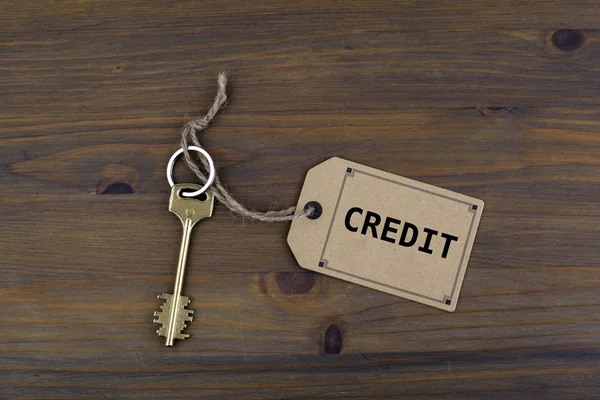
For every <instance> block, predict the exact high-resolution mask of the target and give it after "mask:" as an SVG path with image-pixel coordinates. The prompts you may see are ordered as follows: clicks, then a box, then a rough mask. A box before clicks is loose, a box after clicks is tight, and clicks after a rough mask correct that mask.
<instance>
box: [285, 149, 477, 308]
mask: <svg viewBox="0 0 600 400" xmlns="http://www.w3.org/2000/svg"><path fill="white" fill-rule="evenodd" d="M310 201H314V202H317V203H318V204H319V205H320V208H321V209H322V212H321V215H320V216H319V217H318V218H316V219H309V218H299V219H296V220H294V221H293V222H292V226H291V228H290V233H289V235H288V244H289V246H290V248H291V249H292V252H293V253H294V256H295V257H296V260H297V261H298V264H300V266H302V267H303V268H306V269H309V270H312V271H317V272H320V273H323V274H325V275H330V276H333V277H336V278H340V279H344V280H346V281H350V282H354V283H358V284H360V285H364V286H368V287H370V288H373V289H377V290H381V291H383V292H387V293H391V294H393V295H396V296H400V297H404V298H406V299H409V300H413V301H417V302H419V303H423V304H427V305H429V306H433V307H437V308H441V309H442V310H446V311H454V309H455V308H456V303H457V300H458V294H459V292H460V288H461V285H462V281H463V278H464V276H465V270H466V268H467V263H468V261H469V256H470V254H471V249H472V247H473V241H474V240H475V233H476V232H477V227H478V226H479V220H480V218H481V212H482V211H483V201H481V200H478V199H474V198H472V197H468V196H464V195H462V194H459V193H455V192H451V191H449V190H446V189H441V188H438V187H435V186H431V185H427V184H425V183H421V182H417V181H414V180H412V179H407V178H403V177H401V176H397V175H393V174H390V173H387V172H383V171H379V170H376V169H374V168H370V167H366V166H364V165H361V164H357V163H354V162H351V161H346V160H343V159H341V158H337V157H335V158H331V159H329V160H327V161H325V162H323V163H322V164H319V165H317V166H316V167H314V168H312V169H311V170H310V171H308V174H307V175H306V180H305V181H304V186H303V188H302V193H301V194H300V199H299V200H298V209H303V208H304V207H305V205H306V204H307V203H308V202H310Z"/></svg>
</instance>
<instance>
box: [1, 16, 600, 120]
mask: <svg viewBox="0 0 600 400" xmlns="http://www.w3.org/2000/svg"><path fill="white" fill-rule="evenodd" d="M240 18H241V17H240ZM276 18H277V17H275V19H276ZM279 18H280V19H281V20H280V21H279V23H277V21H275V22H271V19H268V20H265V19H263V20H262V21H258V20H256V21H246V17H245V16H244V17H243V20H244V21H246V22H245V23H246V24H248V25H247V26H245V27H244V28H243V29H242V28H240V29H242V31H241V32H243V34H241V33H236V34H231V33H230V34H226V33H223V29H224V28H223V26H222V25H219V22H218V21H216V22H215V21H211V20H209V21H207V23H198V24H197V25H195V26H186V25H183V26H179V25H177V24H176V23H175V22H173V24H174V25H173V26H169V35H168V36H166V35H165V34H164V30H163V29H162V28H160V27H149V28H147V29H137V28H135V27H133V26H129V25H125V26H127V28H122V29H117V28H114V29H109V28H106V27H105V26H104V21H102V22H98V23H97V26H102V28H99V27H96V24H93V25H92V26H91V27H90V28H88V29H83V28H81V27H78V28H76V32H77V35H73V34H70V31H69V30H67V31H65V30H63V29H58V30H55V29H49V30H48V31H45V32H44V35H32V34H31V33H28V32H20V31H18V30H15V31H9V32H7V33H5V34H3V35H2V36H1V38H2V42H3V43H2V53H3V56H4V60H5V61H3V62H1V61H0V72H1V73H2V74H3V76H5V77H6V79H4V80H2V81H0V89H1V91H2V92H3V93H4V94H5V96H7V101H5V104H4V107H6V108H7V109H8V110H10V112H11V115H13V114H17V115H21V116H23V117H26V116H31V115H38V114H40V113H42V114H44V113H46V114H47V113H52V112H53V111H54V110H56V107H59V108H60V109H61V110H63V113H65V114H72V115H78V116H84V115H88V116H89V113H90V112H94V111H96V110H98V109H100V110H106V111H112V112H113V115H119V116H120V115H132V114H133V115H144V114H145V115H154V116H156V114H157V113H163V112H165V111H168V112H166V113H164V114H163V115H165V116H166V117H169V118H179V119H180V120H181V118H182V116H183V114H184V113H186V112H188V113H191V114H192V115H193V114H196V113H198V108H197V106H196V107H190V100H191V99H193V100H195V99H199V98H200V99H209V98H210V97H211V96H212V95H213V90H214V89H213V88H214V80H215V78H216V75H217V73H218V72H220V71H227V72H228V73H230V74H231V76H232V78H233V81H232V86H231V90H232V94H233V95H234V96H235V103H236V105H237V107H239V109H240V110H243V111H245V112H247V113H252V114H257V115H260V114H261V113H263V112H265V111H271V112H275V111H278V112H284V111H294V112H305V111H314V110H340V109H343V110H345V111H346V112H347V113H348V112H350V113H351V112H353V110H365V111H366V110H369V111H371V110H379V109H387V110H395V111H400V110H404V109H406V108H411V107H416V108H419V107H420V108H424V107H449V108H454V107H475V106H495V107H498V106H506V107H515V106H517V107H525V106H536V107H544V106H546V107H547V106H569V105H571V106H580V105H584V106H589V105H597V104H598V99H597V82H598V80H599V70H598V68H597V66H596V63H595V60H596V59H597V58H598V52H599V50H598V47H597V46H595V43H597V42H598V31H596V30H594V29H587V30H581V31H578V32H580V33H581V35H582V39H581V46H579V47H578V43H579V42H578V41H577V40H576V39H574V40H575V42H572V41H569V40H567V43H566V45H573V46H575V47H576V48H575V49H574V50H573V51H565V50H561V49H559V48H557V47H556V46H555V45H554V44H553V42H552V35H553V34H554V32H555V31H556V29H531V28H529V27H528V28H529V29H527V30H524V29H521V30H510V29H498V30H493V31H489V30H484V31H477V30H468V31H465V30H460V31H447V30H444V31H424V32H422V31H418V32H414V31H412V30H409V31H406V30H405V29H401V28H400V27H399V26H396V27H389V26H387V24H384V25H383V26H381V25H380V24H366V25H363V24H360V25H357V24H354V25H347V22H345V23H344V26H342V25H335V24H334V25H333V26H331V25H329V24H323V23H322V21H321V22H317V23H318V26H317V27H315V29H312V27H311V25H313V24H315V22H314V21H313V22H310V21H311V16H310V15H302V16H301V20H300V21H295V22H293V23H290V21H289V17H287V16H280V17H279ZM165 23H167V22H165ZM225 29H226V28H225ZM24 35H25V36H24ZM32 98H34V99H35V101H31V99H32ZM192 104H200V103H196V102H193V103H192ZM203 104H206V102H204V103H203ZM115 112H116V113H117V114H114V113H115ZM160 121H164V119H162V118H161V119H160Z"/></svg>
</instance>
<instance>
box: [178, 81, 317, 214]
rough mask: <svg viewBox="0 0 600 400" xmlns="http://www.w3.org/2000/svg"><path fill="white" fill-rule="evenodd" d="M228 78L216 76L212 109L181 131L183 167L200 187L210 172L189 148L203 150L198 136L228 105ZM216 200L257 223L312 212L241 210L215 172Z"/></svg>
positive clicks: (213, 188)
mask: <svg viewBox="0 0 600 400" xmlns="http://www.w3.org/2000/svg"><path fill="white" fill-rule="evenodd" d="M226 88H227V76H226V75H225V73H224V72H222V73H220V74H219V78H218V79H217V94H216V95H215V100H214V101H213V104H212V106H211V107H210V108H209V109H208V110H207V111H206V113H205V114H204V115H202V116H200V117H198V118H196V119H193V120H191V121H188V122H187V123H186V124H185V125H184V126H183V128H182V129H181V150H182V151H183V156H184V159H185V163H186V165H187V166H188V167H189V168H190V169H191V170H192V171H193V172H194V174H196V176H197V177H198V179H199V180H200V182H202V184H203V185H204V184H206V182H207V179H208V178H207V176H206V173H205V171H211V169H210V164H209V162H208V160H207V159H206V158H204V157H198V158H197V159H193V158H192V156H191V155H190V151H189V147H190V146H197V147H199V148H202V144H201V143H200V139H199V134H200V133H201V132H202V131H204V130H206V128H208V125H209V124H210V121H212V119H213V118H214V117H215V115H217V113H218V112H219V110H221V109H222V108H223V107H225V105H226V104H227V93H226ZM210 191H211V192H212V193H213V195H214V196H215V198H216V199H217V200H218V201H219V202H221V203H223V204H224V205H225V206H227V208H229V209H230V210H231V212H232V213H235V214H238V215H240V216H241V217H243V218H249V219H253V220H256V221H262V222H281V221H291V220H293V219H296V218H302V217H306V216H308V215H310V214H311V213H312V210H311V209H308V210H303V212H302V213H300V214H297V215H295V214H294V213H295V211H296V207H288V208H285V209H282V210H271V211H257V210H252V209H248V208H246V207H244V206H243V205H242V204H240V203H239V202H238V201H237V200H236V199H235V198H234V197H233V196H232V195H231V193H229V191H228V190H227V189H226V188H225V186H224V185H223V184H222V183H221V179H220V178H219V174H218V173H215V177H214V183H213V185H212V187H211V188H210Z"/></svg>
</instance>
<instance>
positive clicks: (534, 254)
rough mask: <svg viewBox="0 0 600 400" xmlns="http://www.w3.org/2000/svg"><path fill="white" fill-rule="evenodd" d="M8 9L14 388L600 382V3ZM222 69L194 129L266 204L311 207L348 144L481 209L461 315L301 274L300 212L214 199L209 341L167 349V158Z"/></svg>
mask: <svg viewBox="0 0 600 400" xmlns="http://www.w3.org/2000/svg"><path fill="white" fill-rule="evenodd" d="M2 10H3V11H2V13H1V14H0V87H1V92H0V93H1V94H0V96H1V101H0V121H1V124H0V149H1V155H2V157H1V166H2V167H1V169H0V178H1V179H0V189H1V194H0V196H1V199H2V203H1V204H2V208H1V209H0V212H1V219H0V254H1V259H0V276H1V280H0V300H2V313H1V314H0V315H1V320H0V322H1V328H0V332H1V333H2V334H1V339H0V340H1V344H2V345H1V349H0V398H2V399H4V398H15V399H21V398H23V399H25V398H27V399H32V398H36V399H42V398H43V399H65V398H116V397H127V398H138V399H153V398H164V399H173V398H193V399H198V398H206V399H237V398H239V399H241V398H257V399H258V398H261V399H292V398H305V399H371V398H372V399H383V398H402V399H424V398H427V399H459V398H469V399H509V398H510V399H516V398H531V399H567V398H569V399H571V398H573V399H578V398H590V399H593V398H599V397H600V330H599V328H600V324H599V320H600V268H599V257H600V252H599V249H600V244H599V243H600V228H599V226H600V205H599V195H600V107H599V105H600V85H599V84H598V82H599V79H600V69H599V68H598V62H597V61H598V57H599V56H600V40H599V38H600V36H599V34H598V31H597V30H596V29H595V28H597V27H598V23H599V21H600V9H599V8H598V5H597V2H593V1H570V2H564V1H563V2H559V1H537V2H522V1H512V0H510V1H504V2H498V1H489V0H481V1H477V2H468V1H459V2H442V1H431V2H430V1H401V2H391V1H354V2H345V1H337V0H332V1H309V2H307V3H304V4H302V3H301V2H293V1H282V0H279V1H268V2H262V3H261V4H255V3H254V2H249V1H229V2H222V1H207V2H193V1H179V2H158V1H107V2H103V3H101V2H95V1H93V2H92V1H89V2H86V1H76V0H67V1H38V2H33V1H31V2H28V1H22V2H14V1H3V5H2ZM221 71H227V73H228V74H229V76H230V78H231V84H230V89H229V94H230V100H229V105H228V106H227V108H226V109H225V110H223V112H222V113H221V114H220V115H219V116H218V117H217V118H216V120H215V121H214V124H213V125H212V127H211V128H210V129H209V130H208V131H207V132H206V133H205V134H203V136H202V139H203V142H204V144H205V146H206V148H207V149H209V151H210V152H211V154H212V155H213V157H214V158H215V161H216V163H217V164H218V167H219V172H220V174H221V177H222V179H223V181H224V182H226V183H227V185H228V186H229V187H230V189H231V191H232V192H233V193H234V194H235V196H236V197H237V198H238V199H239V200H240V201H241V202H243V203H244V204H245V205H247V206H249V207H254V208H258V209H269V208H276V207H283V206H289V205H294V204H295V203H296V199H297V196H298V194H299V191H300V188H301V185H302V182H303V179H304V175H305V173H306V171H307V170H308V169H309V168H311V167H312V166H314V165H316V164H318V163H319V162H321V161H323V160H325V159H328V158H329V157H332V156H339V157H344V158H347V159H350V160H353V161H356V162H360V163H363V164H367V165H370V166H373V167H375V168H380V169H383V170H386V171H389V172H392V173H395V174H399V175H402V176H406V177H409V178H414V179H417V180H420V181H423V182H426V183H429V184H433V185H437V186H441V187H444V188H447V189H450V190H454V191H458V192H461V193H464V194H467V195H470V196H473V197H476V198H480V199H483V200H484V201H485V202H486V210H485V212H484V213H483V218H482V221H481V226H480V229H479V233H478V236H477V239H476V242H475V248H474V250H473V254H472V257H471V262H470V265H469V269H468V271H467V275H466V278H465V281H464V285H463V290H462V295H461V299H460V301H459V304H458V308H457V310H456V312H454V313H447V312H444V311H440V310H437V309H434V308H430V307H427V306H424V305H421V304H417V303H413V302H410V301H407V300H403V299H400V298H397V297H394V296H391V295H387V294H384V293H380V292H377V291H374V290H370V289H367V288H364V287H360V286H357V285H354V284H350V283H347V282H344V281H340V280H336V279H333V278H326V277H324V276H321V275H318V274H314V273H310V272H307V271H305V270H302V269H301V268H300V267H298V265H297V264H296V262H295V260H294V258H293V256H292V254H291V252H290V250H289V249H288V247H287V245H286V241H285V237H286V235H287V231H288V224H286V223H282V224H262V223H254V222H248V221H246V222H244V221H242V220H241V219H239V218H238V219H235V218H233V217H232V215H231V214H230V213H229V212H228V210H226V209H225V208H224V207H222V206H218V207H217V209H216V213H215V215H214V217H213V218H211V219H210V220H207V221H205V222H203V223H202V225H201V226H200V227H199V228H197V230H196V232H195V235H194V238H193V244H192V251H191V254H190V260H189V268H188V273H187V275H186V278H187V279H186V286H185V292H184V293H186V294H189V295H190V296H191V297H193V300H194V303H193V306H192V308H193V309H195V310H196V319H195V320H194V322H192V323H191V324H190V326H189V328H188V331H189V333H191V335H192V338H190V340H186V341H183V342H178V343H177V345H176V347H174V348H166V347H165V346H164V344H163V339H162V338H159V337H158V336H156V334H155V332H154V331H155V329H156V326H155V325H154V324H152V313H153V311H155V310H156V309H158V306H159V304H160V303H159V301H158V300H156V299H155V297H156V295H157V294H158V293H162V292H164V291H169V290H170V289H171V285H172V283H173V279H174V268H175V264H176V258H177V253H178V251H179V239H180V232H181V226H180V224H179V222H178V221H177V219H176V218H175V217H174V216H173V215H172V214H170V213H169V212H168V211H167V209H166V207H167V201H168V197H169V187H168V185H167V183H166V179H165V178H164V167H165V163H166V162H167V160H168V158H169V156H170V155H171V153H172V152H173V151H174V150H176V149H177V146H178V141H179V131H180V128H181V126H182V125H183V123H184V122H185V121H186V120H188V119H190V118H192V117H193V116H196V115H199V114H200V113H201V112H202V111H203V110H205V109H206V108H207V107H208V106H209V105H210V104H211V101H212V98H213V96H214V93H215V89H216V77H217V74H218V73H219V72H221ZM180 167H181V168H180V169H179V170H178V172H177V178H178V179H179V180H182V181H185V180H188V179H193V176H192V174H191V173H189V172H186V171H185V168H183V166H180Z"/></svg>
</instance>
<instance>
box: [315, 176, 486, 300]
mask: <svg viewBox="0 0 600 400" xmlns="http://www.w3.org/2000/svg"><path fill="white" fill-rule="evenodd" d="M356 173H360V174H363V175H367V176H370V177H372V178H377V179H381V180H384V181H386V182H389V183H395V184H397V185H400V186H404V187H407V188H409V189H414V190H418V191H421V192H425V193H428V194H431V195H434V196H437V197H442V198H444V199H447V200H451V201H455V202H458V203H462V204H466V205H469V206H470V208H469V212H470V213H471V214H473V215H472V217H471V224H470V226H469V231H468V232H467V238H466V240H465V245H464V247H463V252H462V255H461V258H460V262H459V264H458V271H457V272H456V276H455V277H454V284H453V285H452V291H451V292H450V295H449V296H443V297H442V300H439V299H436V298H433V297H429V296H425V295H422V294H419V293H415V292H411V291H409V290H406V289H400V288H397V287H395V286H392V285H388V284H386V283H381V282H377V281H373V280H371V279H368V278H364V277H362V276H358V275H354V274H351V273H349V272H345V271H340V270H338V269H335V268H331V267H329V260H325V259H324V258H323V257H324V256H325V251H326V250H327V244H328V243H329V236H330V235H331V230H332V229H333V223H334V222H335V217H336V216H337V210H338V206H339V204H340V200H341V199H342V193H343V192H344V188H345V187H346V178H347V177H348V176H351V177H354V175H355V174H356ZM473 206H476V204H473V203H470V202H468V201H463V200H458V199H453V198H452V197H448V196H444V195H442V194H438V193H435V192H432V191H430V190H426V189H422V188H419V187H415V186H411V185H409V184H406V183H402V182H398V181H394V180H392V179H388V178H383V177H380V176H377V175H374V174H370V173H368V172H364V171H360V170H358V169H355V168H353V167H347V168H346V172H345V173H344V179H343V181H342V187H341V188H340V193H339V194H338V198H337V201H336V203H335V208H334V209H333V217H332V218H331V223H330V224H329V229H328V230H327V236H326V237H325V244H324V245H323V250H322V251H321V257H319V267H320V268H327V269H328V270H331V271H335V272H337V273H339V274H342V275H347V276H351V277H353V278H355V279H360V280H363V281H366V282H369V283H372V284H375V285H379V286H384V287H387V288H390V289H394V290H397V291H399V292H403V293H407V294H410V295H412V296H415V297H419V298H422V299H426V300H430V301H433V302H435V303H440V304H443V305H450V304H451V302H452V301H453V300H454V292H455V291H456V285H457V283H458V277H459V276H460V275H461V273H462V271H463V270H464V268H465V267H466V265H464V260H465V254H466V252H467V247H468V246H469V243H470V238H471V233H472V232H473V224H474V223H475V217H476V216H477V210H476V209H475V210H473V209H472V207H473ZM448 300H450V303H448Z"/></svg>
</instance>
